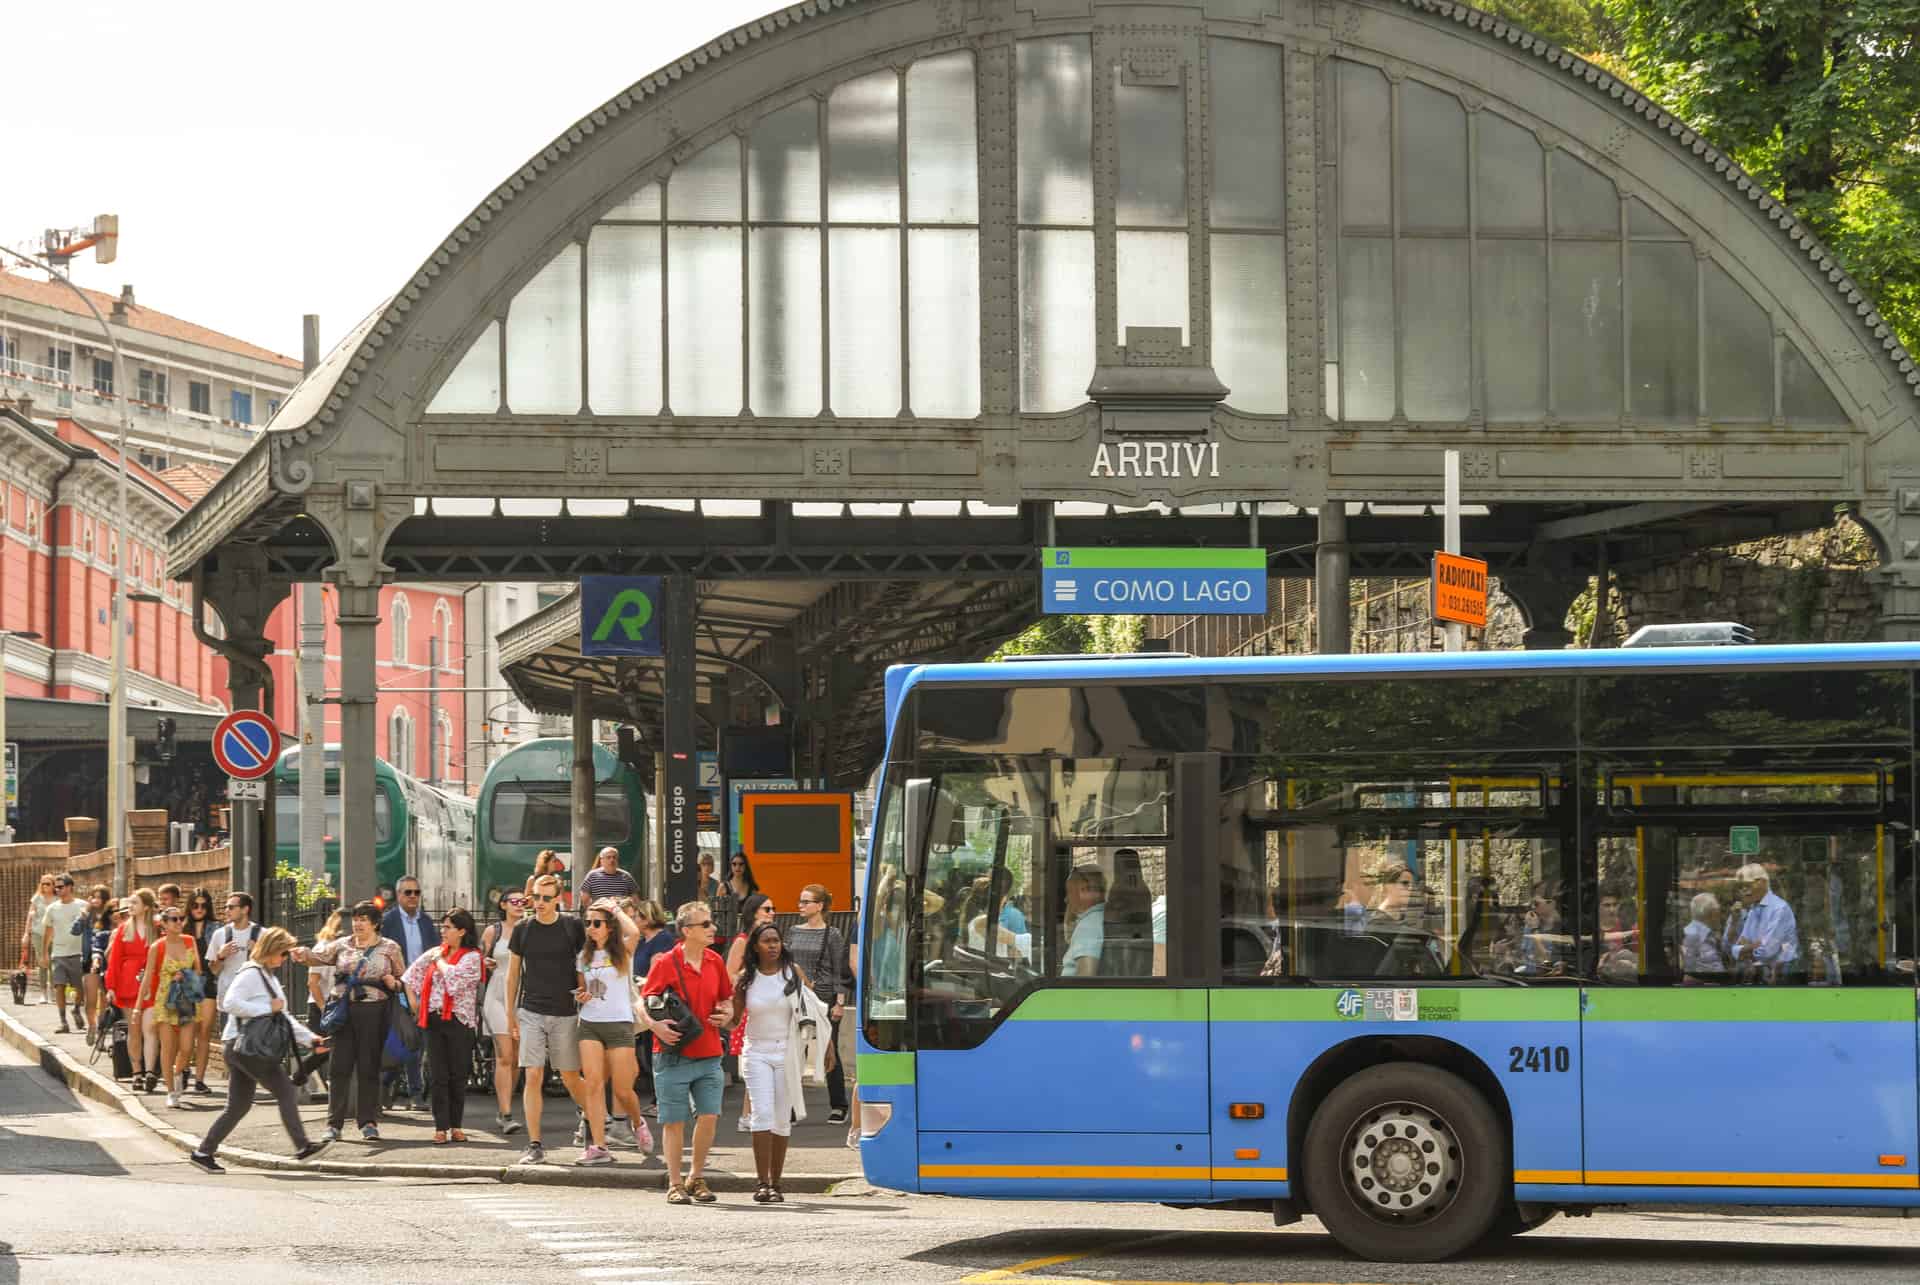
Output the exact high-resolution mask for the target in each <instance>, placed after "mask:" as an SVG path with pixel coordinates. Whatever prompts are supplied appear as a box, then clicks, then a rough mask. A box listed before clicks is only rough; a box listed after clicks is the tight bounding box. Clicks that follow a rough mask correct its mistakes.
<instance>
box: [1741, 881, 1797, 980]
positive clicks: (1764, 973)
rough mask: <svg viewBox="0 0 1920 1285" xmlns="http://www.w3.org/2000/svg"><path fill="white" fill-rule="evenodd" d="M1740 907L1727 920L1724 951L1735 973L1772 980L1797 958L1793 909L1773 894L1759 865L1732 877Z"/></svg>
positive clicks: (1771, 887) (1791, 965)
mask: <svg viewBox="0 0 1920 1285" xmlns="http://www.w3.org/2000/svg"><path fill="white" fill-rule="evenodd" d="M1734 880H1735V882H1736V883H1737V884H1738V885H1739V888H1740V905H1739V906H1738V907H1736V908H1735V909H1734V912H1733V915H1732V916H1731V917H1730V918H1729V919H1728V920H1727V927H1726V933H1725V936H1724V937H1723V938H1722V940H1723V942H1724V943H1725V946H1724V950H1725V953H1726V956H1727V958H1728V960H1730V961H1731V962H1732V964H1733V967H1734V971H1735V972H1737V973H1741V974H1747V975H1751V976H1753V977H1755V978H1762V977H1764V978H1765V979H1768V980H1774V979H1777V978H1779V976H1780V975H1781V974H1782V973H1784V972H1786V971H1788V970H1789V969H1791V968H1792V967H1793V965H1794V963H1795V962H1796V961H1797V960H1798V959H1799V958H1800V928H1799V924H1798V923H1797V922H1796V921H1795V919H1794V917H1793V907H1791V906H1789V905H1788V904H1787V903H1786V900H1785V899H1784V898H1783V897H1781V896H1780V895H1779V894H1778V893H1776V892H1774V891H1773V877H1772V876H1771V875H1770V874H1769V873H1768V872H1767V868H1766V867H1765V866H1763V865H1760V864H1759V863H1758V862H1748V863H1747V864H1746V865H1744V866H1741V867H1740V869H1739V870H1737V871H1736V872H1735V873H1734Z"/></svg>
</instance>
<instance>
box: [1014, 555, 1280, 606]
mask: <svg viewBox="0 0 1920 1285" xmlns="http://www.w3.org/2000/svg"><path fill="white" fill-rule="evenodd" d="M1040 556H1041V561H1040V604H1041V605H1040V609H1041V611H1042V612H1043V613H1044V614H1046V615H1050V616H1112V615H1178V616H1227V615H1241V614H1252V615H1264V614H1265V613H1266V610H1267V551H1266V550H1265V549H1057V548H1046V549H1042V550H1041V551H1040Z"/></svg>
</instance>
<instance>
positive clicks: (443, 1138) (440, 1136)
mask: <svg viewBox="0 0 1920 1285" xmlns="http://www.w3.org/2000/svg"><path fill="white" fill-rule="evenodd" d="M433 1145H434V1146H436V1147H444V1146H446V1145H447V1135H446V1133H445V1132H444V1131H441V1130H435V1132H434V1135H433Z"/></svg>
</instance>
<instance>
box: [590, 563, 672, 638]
mask: <svg viewBox="0 0 1920 1285" xmlns="http://www.w3.org/2000/svg"><path fill="white" fill-rule="evenodd" d="M660 602H661V598H660V577H659V576H582V577H580V654H581V655H583V656H658V655H659V654H660Z"/></svg>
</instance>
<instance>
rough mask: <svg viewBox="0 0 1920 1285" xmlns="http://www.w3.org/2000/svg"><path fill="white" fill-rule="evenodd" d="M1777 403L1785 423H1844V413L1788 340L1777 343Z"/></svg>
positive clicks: (1824, 383)
mask: <svg viewBox="0 0 1920 1285" xmlns="http://www.w3.org/2000/svg"><path fill="white" fill-rule="evenodd" d="M1780 406H1781V413H1782V414H1784V415H1785V416H1786V417H1787V422H1788V423H1789V424H1844V423H1846V422H1847V413H1846V412H1845V411H1843V410H1841V409H1840V403H1839V402H1838V401H1837V400H1836V399H1835V398H1834V395H1833V393H1832V392H1831V391H1830V390H1829V389H1828V388H1827V385H1826V382H1825V381H1824V380H1822V379H1821V378H1820V376H1819V374H1818V373H1817V372H1816V371H1815V370H1814V368H1813V363H1812V362H1810V361H1808V360H1807V358H1806V356H1805V354H1803V353H1802V352H1801V351H1800V349H1799V348H1798V347H1797V346H1796V345H1795V343H1794V341H1793V340H1791V339H1789V340H1787V341H1786V342H1784V343H1783V344H1781V345H1780Z"/></svg>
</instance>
